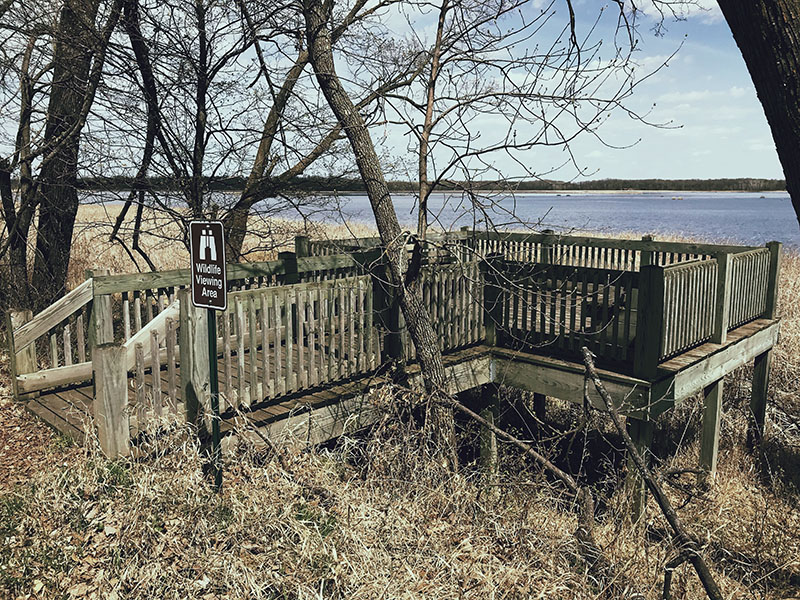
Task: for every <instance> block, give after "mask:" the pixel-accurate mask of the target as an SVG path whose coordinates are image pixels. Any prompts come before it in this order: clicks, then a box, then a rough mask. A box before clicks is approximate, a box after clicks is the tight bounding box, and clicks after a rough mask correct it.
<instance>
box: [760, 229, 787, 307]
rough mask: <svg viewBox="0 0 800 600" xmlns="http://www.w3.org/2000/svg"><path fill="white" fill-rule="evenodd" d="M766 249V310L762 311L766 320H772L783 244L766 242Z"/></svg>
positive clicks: (775, 305)
mask: <svg viewBox="0 0 800 600" xmlns="http://www.w3.org/2000/svg"><path fill="white" fill-rule="evenodd" d="M767 248H769V279H768V280H767V309H766V310H765V311H764V316H765V317H766V318H767V319H774V318H775V313H776V312H777V309H778V278H779V277H780V274H781V255H782V254H783V244H781V243H780V242H768V243H767Z"/></svg>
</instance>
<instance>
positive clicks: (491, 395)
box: [480, 383, 500, 482]
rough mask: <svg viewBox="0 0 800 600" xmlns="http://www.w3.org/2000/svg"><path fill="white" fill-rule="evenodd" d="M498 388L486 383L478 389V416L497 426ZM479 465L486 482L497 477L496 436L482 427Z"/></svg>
mask: <svg viewBox="0 0 800 600" xmlns="http://www.w3.org/2000/svg"><path fill="white" fill-rule="evenodd" d="M499 388H500V386H499V385H497V384H496V383H487V384H486V385H483V386H481V388H480V390H481V406H482V408H481V412H480V415H481V417H483V418H484V419H486V420H487V421H488V422H489V423H491V424H492V425H497V420H498V418H499V417H500V398H499V396H498V392H499ZM480 464H481V469H482V470H483V472H484V473H485V474H486V477H487V480H488V481H489V482H492V481H493V480H494V479H495V477H496V475H497V469H498V465H499V455H498V451H497V436H496V435H495V433H494V431H492V430H490V429H489V428H488V427H484V426H481V438H480Z"/></svg>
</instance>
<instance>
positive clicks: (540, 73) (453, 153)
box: [387, 0, 646, 238]
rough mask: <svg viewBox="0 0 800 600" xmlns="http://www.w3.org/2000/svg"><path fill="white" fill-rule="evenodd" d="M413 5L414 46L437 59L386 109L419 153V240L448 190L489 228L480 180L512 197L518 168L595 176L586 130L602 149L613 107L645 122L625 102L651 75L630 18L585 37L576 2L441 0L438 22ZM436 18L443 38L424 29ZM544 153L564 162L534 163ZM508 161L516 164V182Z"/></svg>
mask: <svg viewBox="0 0 800 600" xmlns="http://www.w3.org/2000/svg"><path fill="white" fill-rule="evenodd" d="M412 6H413V8H408V7H406V13H405V14H406V18H407V20H408V23H409V25H410V30H411V32H412V33H411V36H412V39H411V44H412V45H413V46H414V47H416V48H418V49H419V52H420V53H423V54H425V56H426V57H427V59H428V60H427V62H426V66H425V69H424V71H423V72H422V73H421V75H420V77H419V78H418V79H417V80H416V81H415V82H414V84H413V85H411V86H409V87H408V88H406V89H403V90H401V91H399V92H397V93H391V94H388V95H387V104H388V105H389V107H390V108H389V109H387V112H388V113H389V119H391V120H392V121H393V122H395V123H397V124H399V125H401V126H402V127H403V128H404V129H405V134H406V137H407V139H408V140H409V144H408V148H409V150H410V151H411V152H413V153H414V154H415V155H416V156H417V169H416V175H417V183H418V203H419V204H418V228H417V232H418V235H419V236H420V238H424V237H425V232H426V230H427V227H428V223H429V221H430V219H431V218H433V219H436V217H437V215H435V214H431V212H430V209H429V198H430V195H431V194H432V193H433V192H434V191H436V190H437V189H438V188H440V187H442V186H443V185H446V187H445V189H451V190H452V189H456V190H461V191H463V192H465V193H466V194H467V195H468V197H469V198H471V199H472V200H473V201H474V205H473V206H472V207H471V209H472V211H473V213H474V214H475V216H474V220H475V221H478V220H481V221H485V222H486V223H487V225H488V224H490V222H491V215H490V214H487V211H486V210H485V208H484V206H483V205H484V204H489V205H491V203H492V202H491V198H490V197H487V198H485V200H484V201H479V196H481V195H485V194H486V192H483V193H480V192H478V190H477V188H476V187H475V186H473V185H472V182H473V181H475V180H482V182H485V180H487V179H488V180H490V181H491V180H494V181H496V182H497V183H496V185H497V186H498V187H501V188H505V190H504V191H505V193H508V192H509V191H513V189H514V181H515V180H517V179H518V177H519V176H520V175H519V174H520V173H521V174H522V175H521V176H522V177H526V178H536V177H541V176H542V175H543V174H548V173H550V172H552V171H553V170H555V169H558V168H560V167H562V166H570V167H571V168H572V169H573V170H574V173H575V175H585V174H586V169H585V168H584V167H581V166H580V165H579V163H578V161H577V160H576V158H575V157H574V156H573V155H572V153H571V151H570V143H571V142H572V141H573V140H574V139H575V138H576V137H578V136H581V135H591V136H594V137H596V138H597V139H599V140H600V141H601V142H602V141H603V140H602V138H601V136H600V132H599V131H598V128H599V125H600V124H601V123H602V122H603V121H604V120H605V118H606V116H607V115H608V113H609V112H610V111H612V110H617V109H622V110H625V111H627V113H628V114H629V116H631V117H632V118H637V119H639V118H641V117H640V116H639V115H637V114H635V113H634V112H633V111H631V110H630V109H627V108H626V107H625V106H624V104H623V102H624V101H625V99H626V98H628V97H629V96H630V95H631V94H632V93H633V91H634V88H635V87H636V85H637V83H638V82H639V81H642V80H643V79H645V78H646V75H645V76H637V75H638V74H637V73H636V72H635V69H634V64H633V62H632V60H631V59H632V53H633V52H634V50H635V47H636V44H635V39H634V37H633V36H632V35H631V32H632V31H634V29H635V23H634V21H633V16H631V17H630V19H629V18H628V16H627V15H626V14H625V12H624V11H623V12H620V13H618V14H617V16H616V17H615V16H614V14H611V15H605V14H604V12H603V11H602V10H601V11H599V12H598V14H596V15H588V17H589V18H593V19H594V21H593V23H592V26H591V27H590V28H589V30H588V32H587V33H586V34H584V37H582V38H580V39H579V36H580V35H581V33H580V31H579V30H578V27H577V24H576V17H575V14H574V11H573V9H572V5H571V4H570V3H569V2H568V3H567V4H566V5H565V6H563V5H562V4H561V3H557V2H555V1H552V2H547V3H544V4H543V5H540V4H539V3H533V2H530V1H529V0H494V1H491V2H477V1H474V2H473V1H469V2H452V1H451V0H441V1H440V2H438V3H437V5H435V7H434V10H432V11H431V12H433V15H428V14H427V12H428V10H429V5H428V4H427V3H420V4H419V5H412ZM415 9H416V11H415ZM621 10H622V9H621ZM434 15H435V16H436V28H435V32H434V33H433V34H432V36H431V37H432V39H430V40H429V39H425V38H424V37H423V36H422V35H421V34H419V33H417V31H418V29H419V28H417V27H416V26H415V25H416V22H417V21H418V20H420V19H422V18H427V19H430V17H431V16H434ZM595 30H599V31H600V32H601V33H594V31H595ZM609 31H610V32H611V33H610V34H608V32H609ZM606 34H607V35H606ZM604 35H606V37H607V38H608V39H604ZM601 49H602V50H603V52H604V54H605V56H602V55H601ZM537 147H542V148H545V147H548V148H561V149H563V150H564V151H565V152H564V155H565V156H566V158H565V159H564V160H563V161H562V162H561V164H558V165H555V166H551V167H546V166H542V165H538V166H537V165H536V163H533V162H532V161H530V158H529V156H530V153H531V151H532V150H534V149H535V148H537ZM498 161H499V162H498ZM502 164H511V165H513V168H514V171H515V172H516V173H517V175H516V176H515V177H512V176H510V173H509V172H508V171H509V169H508V168H507V167H506V168H504V167H503V166H501V165H502ZM468 210H469V209H465V210H464V212H465V213H466V212H468ZM506 216H510V217H511V218H514V216H513V215H506ZM442 225H443V226H445V227H446V226H447V224H442Z"/></svg>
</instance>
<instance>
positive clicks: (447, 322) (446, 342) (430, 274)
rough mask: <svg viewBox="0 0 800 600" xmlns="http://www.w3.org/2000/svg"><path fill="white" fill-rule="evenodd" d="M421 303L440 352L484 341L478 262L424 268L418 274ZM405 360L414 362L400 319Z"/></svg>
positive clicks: (479, 265) (413, 353)
mask: <svg viewBox="0 0 800 600" xmlns="http://www.w3.org/2000/svg"><path fill="white" fill-rule="evenodd" d="M420 285H421V286H422V300H423V303H424V304H425V306H426V307H427V309H428V314H429V315H430V316H431V322H432V324H433V329H434V331H435V332H436V337H437V339H438V340H439V349H440V350H441V351H442V352H448V351H452V350H455V349H457V348H463V347H466V346H470V345H472V344H477V343H479V342H481V341H483V339H484V325H483V307H482V304H483V282H482V279H481V264H480V261H477V260H472V261H469V262H465V263H449V264H440V265H430V266H427V267H424V268H423V269H422V271H421V273H420ZM400 326H401V331H402V332H403V333H402V344H403V351H404V356H405V358H406V360H408V361H413V360H416V358H417V351H416V348H415V347H414V344H412V343H411V342H410V340H409V339H408V336H407V334H406V330H405V327H404V324H403V321H402V317H401V319H400Z"/></svg>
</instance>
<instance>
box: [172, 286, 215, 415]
mask: <svg viewBox="0 0 800 600" xmlns="http://www.w3.org/2000/svg"><path fill="white" fill-rule="evenodd" d="M178 299H179V302H180V329H179V330H178V331H179V338H180V341H179V344H180V367H181V395H182V397H183V401H184V410H185V411H186V421H187V422H188V423H193V424H194V425H196V426H197V427H198V429H203V428H204V426H205V418H204V417H205V414H204V413H205V412H207V410H208V409H209V406H210V400H211V388H210V381H211V374H210V373H209V362H208V322H207V321H208V314H207V312H206V310H205V309H202V308H197V307H196V306H194V305H193V304H192V298H191V290H189V289H188V288H187V289H183V290H180V291H179V292H178Z"/></svg>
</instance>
